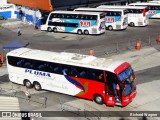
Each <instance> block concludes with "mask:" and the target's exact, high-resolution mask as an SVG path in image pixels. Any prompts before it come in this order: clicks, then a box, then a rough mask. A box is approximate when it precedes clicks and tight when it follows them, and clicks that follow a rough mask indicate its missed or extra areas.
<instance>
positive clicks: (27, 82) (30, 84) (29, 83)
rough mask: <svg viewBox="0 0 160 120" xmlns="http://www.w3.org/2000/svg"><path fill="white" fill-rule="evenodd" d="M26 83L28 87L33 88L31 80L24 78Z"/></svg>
mask: <svg viewBox="0 0 160 120" xmlns="http://www.w3.org/2000/svg"><path fill="white" fill-rule="evenodd" d="M24 85H25V86H26V87H27V88H32V83H31V82H30V81H29V80H24Z"/></svg>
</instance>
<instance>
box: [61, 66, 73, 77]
mask: <svg viewBox="0 0 160 120" xmlns="http://www.w3.org/2000/svg"><path fill="white" fill-rule="evenodd" d="M61 67H62V69H61V74H63V75H68V76H70V75H71V66H69V65H62V66H61Z"/></svg>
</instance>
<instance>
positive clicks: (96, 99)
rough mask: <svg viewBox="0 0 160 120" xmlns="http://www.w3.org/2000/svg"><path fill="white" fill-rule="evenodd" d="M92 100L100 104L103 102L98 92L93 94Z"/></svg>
mask: <svg viewBox="0 0 160 120" xmlns="http://www.w3.org/2000/svg"><path fill="white" fill-rule="evenodd" d="M94 101H95V102H96V103H97V104H100V105H102V104H103V103H104V100H103V97H102V96H101V95H98V94H96V95H94Z"/></svg>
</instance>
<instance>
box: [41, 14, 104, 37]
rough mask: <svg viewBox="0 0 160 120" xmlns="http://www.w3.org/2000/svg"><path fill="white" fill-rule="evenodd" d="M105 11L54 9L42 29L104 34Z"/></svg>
mask: <svg viewBox="0 0 160 120" xmlns="http://www.w3.org/2000/svg"><path fill="white" fill-rule="evenodd" d="M104 17H105V16H104V13H100V12H96V13H87V12H76V11H54V12H51V13H50V15H49V16H48V19H47V21H46V24H45V25H41V30H46V31H49V32H52V31H53V32H70V33H77V34H79V35H81V34H85V35H88V34H102V33H104V32H105V22H104V20H105V19H104Z"/></svg>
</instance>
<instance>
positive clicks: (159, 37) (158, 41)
mask: <svg viewBox="0 0 160 120" xmlns="http://www.w3.org/2000/svg"><path fill="white" fill-rule="evenodd" d="M157 43H158V44H160V35H158V39H157Z"/></svg>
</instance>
